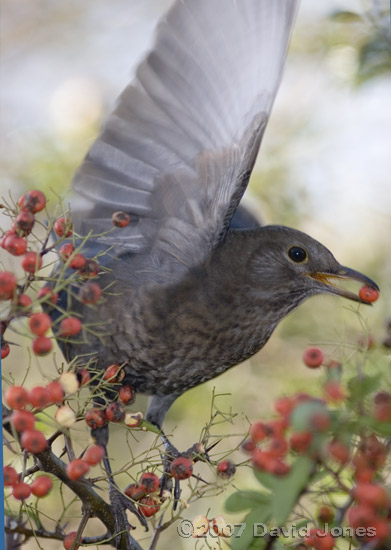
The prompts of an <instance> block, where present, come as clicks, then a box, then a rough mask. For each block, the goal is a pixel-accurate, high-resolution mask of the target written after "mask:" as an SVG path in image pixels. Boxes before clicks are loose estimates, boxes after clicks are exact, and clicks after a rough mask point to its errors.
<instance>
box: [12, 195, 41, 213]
mask: <svg viewBox="0 0 391 550" xmlns="http://www.w3.org/2000/svg"><path fill="white" fill-rule="evenodd" d="M18 204H19V208H20V209H21V210H28V211H29V212H32V213H33V214H35V213H36V212H40V211H41V210H43V209H44V208H45V205H46V197H45V195H44V194H43V193H42V191H38V190H37V189H33V190H32V191H28V192H27V193H25V194H24V195H22V196H21V197H20V199H19V201H18Z"/></svg>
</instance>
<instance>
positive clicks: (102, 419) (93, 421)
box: [84, 409, 107, 430]
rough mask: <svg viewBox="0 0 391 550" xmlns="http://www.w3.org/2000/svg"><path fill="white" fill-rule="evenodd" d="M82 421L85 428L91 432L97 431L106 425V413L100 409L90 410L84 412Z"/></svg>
mask: <svg viewBox="0 0 391 550" xmlns="http://www.w3.org/2000/svg"><path fill="white" fill-rule="evenodd" d="M84 419H85V421H86V424H87V426H89V427H90V428H92V429H93V430H97V429H98V428H101V427H102V426H104V425H105V424H107V417H106V413H105V411H103V410H102V409H90V410H89V411H87V412H86V415H85V417H84Z"/></svg>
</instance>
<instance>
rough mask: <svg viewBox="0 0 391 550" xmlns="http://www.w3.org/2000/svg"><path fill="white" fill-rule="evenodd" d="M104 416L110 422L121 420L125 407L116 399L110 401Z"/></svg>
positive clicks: (123, 416)
mask: <svg viewBox="0 0 391 550" xmlns="http://www.w3.org/2000/svg"><path fill="white" fill-rule="evenodd" d="M106 416H107V418H108V419H109V420H110V422H122V420H124V418H125V408H124V406H123V404H122V403H119V402H118V401H116V402H115V403H111V404H110V405H109V406H108V407H107V409H106Z"/></svg>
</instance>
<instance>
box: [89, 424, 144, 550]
mask: <svg viewBox="0 0 391 550" xmlns="http://www.w3.org/2000/svg"><path fill="white" fill-rule="evenodd" d="M108 433H109V431H108V427H107V426H103V427H102V428H97V429H95V430H94V429H93V430H91V434H92V437H93V438H94V439H95V441H96V443H97V445H101V446H102V447H103V448H104V450H105V454H104V457H103V467H104V469H105V471H106V474H107V480H108V483H109V498H110V504H111V508H112V511H113V517H114V521H115V533H113V534H114V537H115V538H114V541H115V547H116V548H117V549H120V550H141V547H140V545H139V544H138V542H137V541H136V540H135V539H134V538H133V537H132V536H131V535H130V529H134V527H133V526H132V525H131V524H130V523H129V521H128V518H127V515H126V511H127V510H129V511H130V512H131V513H132V514H134V515H135V516H136V517H137V518H138V520H139V521H140V523H141V525H143V526H144V527H145V528H146V529H148V526H147V522H146V520H145V518H144V516H143V515H142V514H140V512H139V511H138V509H137V507H136V506H135V504H134V503H133V502H132V501H131V500H130V499H129V498H127V496H126V495H125V494H123V493H122V492H121V491H120V489H119V488H118V486H117V484H116V483H115V481H114V477H113V471H112V469H111V464H110V461H109V458H108V455H107V443H108Z"/></svg>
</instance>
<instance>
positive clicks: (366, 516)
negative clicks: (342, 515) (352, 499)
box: [348, 505, 375, 529]
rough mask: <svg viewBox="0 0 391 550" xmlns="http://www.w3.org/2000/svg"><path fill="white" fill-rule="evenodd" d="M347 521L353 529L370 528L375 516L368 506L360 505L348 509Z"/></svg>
mask: <svg viewBox="0 0 391 550" xmlns="http://www.w3.org/2000/svg"><path fill="white" fill-rule="evenodd" d="M348 521H349V525H350V526H351V527H353V529H358V528H359V527H371V526H372V525H373V522H374V521H375V514H374V511H373V509H372V508H370V507H369V506H363V505H360V506H357V507H355V508H350V510H349V512H348Z"/></svg>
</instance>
